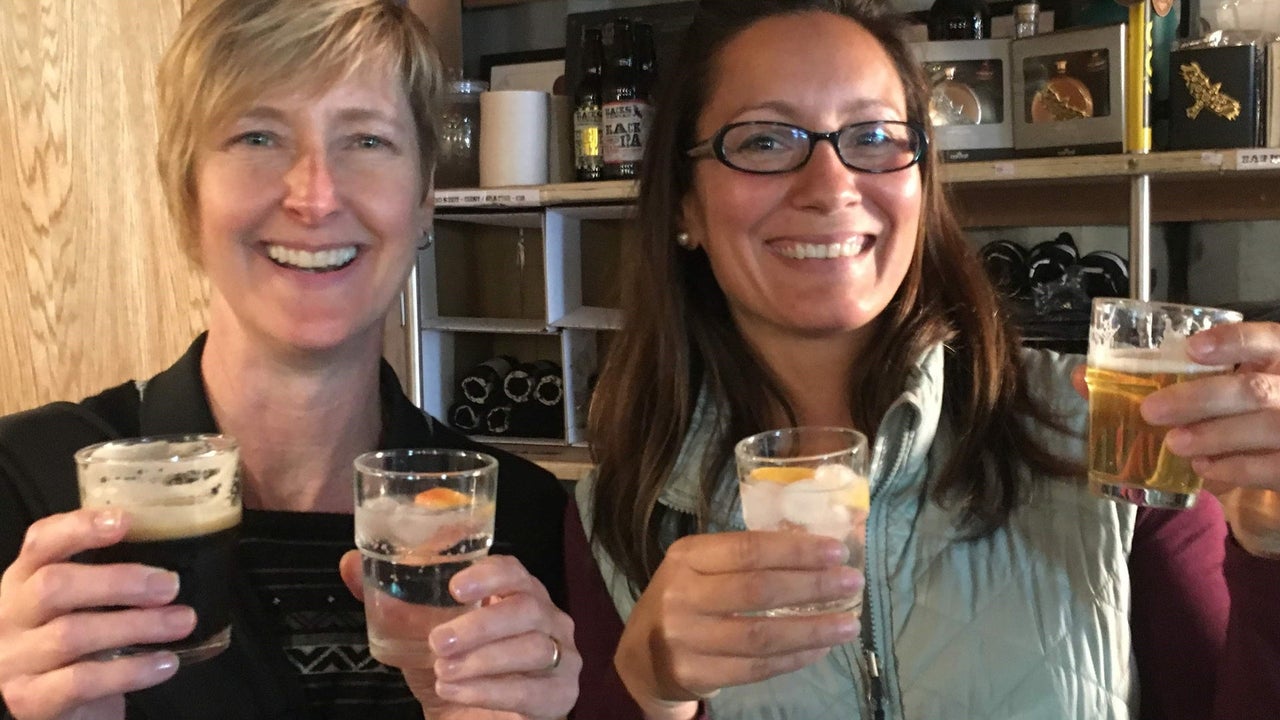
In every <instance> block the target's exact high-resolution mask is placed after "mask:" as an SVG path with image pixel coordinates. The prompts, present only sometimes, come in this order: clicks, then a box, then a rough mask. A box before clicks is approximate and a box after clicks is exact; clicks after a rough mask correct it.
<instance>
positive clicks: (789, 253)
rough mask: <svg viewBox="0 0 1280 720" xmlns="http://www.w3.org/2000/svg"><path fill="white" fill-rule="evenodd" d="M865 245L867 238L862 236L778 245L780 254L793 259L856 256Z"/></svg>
mask: <svg viewBox="0 0 1280 720" xmlns="http://www.w3.org/2000/svg"><path fill="white" fill-rule="evenodd" d="M865 246H866V240H865V238H862V237H858V238H855V239H852V240H846V241H844V242H842V243H828V244H818V243H786V244H782V245H779V246H778V254H779V255H782V256H784V257H789V258H791V259H793V260H807V259H809V258H814V259H818V260H825V259H828V258H840V257H854V256H855V255H857V254H858V253H860V252H862V249H863V248H864V247H865Z"/></svg>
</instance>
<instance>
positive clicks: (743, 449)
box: [733, 425, 870, 467]
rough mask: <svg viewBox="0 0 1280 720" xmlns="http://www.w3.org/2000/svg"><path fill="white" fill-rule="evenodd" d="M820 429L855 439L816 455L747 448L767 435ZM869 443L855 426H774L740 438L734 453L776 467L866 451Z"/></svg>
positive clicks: (740, 457) (743, 458) (744, 458)
mask: <svg viewBox="0 0 1280 720" xmlns="http://www.w3.org/2000/svg"><path fill="white" fill-rule="evenodd" d="M818 431H821V432H829V433H835V434H839V435H849V436H851V437H852V439H853V441H854V442H853V445H852V446H851V447H849V448H845V449H842V450H832V451H830V452H825V453H818V454H815V455H794V456H790V457H771V456H768V455H757V454H756V453H753V452H751V451H750V450H748V449H747V445H748V444H749V443H751V442H752V441H754V440H756V439H758V438H760V437H763V436H765V435H783V434H790V435H796V434H799V433H800V432H818ZM869 445H870V440H869V439H868V438H867V436H866V434H864V433H863V432H862V431H860V430H855V429H853V428H848V427H839V426H836V425H797V426H794V427H785V428H774V429H772V430H764V431H761V432H758V433H755V434H754V435H748V436H747V437H744V438H742V439H741V440H739V441H738V442H737V443H736V444H735V445H734V447H733V454H734V456H735V457H736V458H737V459H738V460H740V461H741V460H750V461H753V462H757V463H760V464H770V465H773V466H774V467H785V466H787V465H794V464H797V463H802V462H819V463H820V462H821V461H822V460H825V459H828V458H832V457H835V456H837V455H842V454H844V453H847V452H849V451H850V450H853V451H854V452H855V453H856V452H866V451H867V448H868V447H869Z"/></svg>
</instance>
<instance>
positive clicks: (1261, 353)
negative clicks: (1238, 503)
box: [1072, 322, 1280, 494]
mask: <svg viewBox="0 0 1280 720" xmlns="http://www.w3.org/2000/svg"><path fill="white" fill-rule="evenodd" d="M1187 354H1188V355H1189V356H1190V357H1191V359H1192V360H1194V361H1195V362H1198V363H1201V364H1203V365H1230V366H1234V367H1235V370H1234V371H1233V372H1229V373H1227V374H1225V375H1215V376H1212V377H1205V378H1201V379H1198V380H1190V381H1187V382H1183V383H1178V384H1175V385H1171V386H1169V387H1166V388H1164V389H1162V390H1159V391H1157V392H1154V393H1152V394H1151V395H1150V396H1148V397H1147V399H1146V400H1143V402H1142V417H1143V418H1144V419H1145V420H1146V421H1147V422H1149V423H1151V424H1152V425H1160V426H1165V427H1170V428H1171V429H1170V430H1169V433H1168V435H1166V436H1165V444H1166V447H1168V448H1169V450H1170V451H1171V452H1173V453H1174V454H1175V455H1180V456H1182V457H1186V458H1190V459H1191V467H1192V469H1194V470H1195V472H1196V474H1197V475H1199V476H1200V477H1202V478H1204V480H1205V488H1206V489H1207V490H1209V491H1210V492H1213V493H1215V494H1221V493H1223V492H1226V491H1228V490H1231V489H1233V488H1236V487H1262V488H1270V489H1272V490H1277V491H1280V324H1277V323H1271V322H1246V323H1233V324H1230V325H1220V326H1218V327H1214V328H1210V329H1208V330H1204V331H1202V332H1199V333H1196V334H1195V335H1192V336H1191V337H1190V338H1189V339H1188V340H1187ZM1072 381H1073V382H1074V384H1075V387H1076V389H1077V390H1078V391H1079V392H1080V394H1081V395H1083V396H1085V397H1088V391H1087V389H1086V388H1085V384H1084V367H1083V366H1082V367H1079V368H1076V370H1075V372H1074V373H1073V375H1072Z"/></svg>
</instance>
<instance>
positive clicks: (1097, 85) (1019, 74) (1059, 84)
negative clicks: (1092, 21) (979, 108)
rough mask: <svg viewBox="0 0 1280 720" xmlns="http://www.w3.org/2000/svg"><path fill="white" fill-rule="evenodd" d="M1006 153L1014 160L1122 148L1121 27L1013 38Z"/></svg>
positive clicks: (1087, 153) (1104, 151)
mask: <svg viewBox="0 0 1280 720" xmlns="http://www.w3.org/2000/svg"><path fill="white" fill-rule="evenodd" d="M1011 53H1012V56H1013V97H1014V111H1013V147H1014V154H1015V155H1018V156H1020V157H1043V156H1054V155H1064V156H1065V155H1097V154H1104V153H1117V152H1122V151H1124V150H1125V147H1124V131H1125V103H1124V85H1125V83H1124V77H1125V75H1124V73H1125V26H1124V25H1104V26H1101V27H1087V28H1072V29H1069V30H1061V31H1058V32H1053V33H1049V34H1047V35H1033V36H1031V37H1027V38H1019V39H1017V40H1014V41H1013V43H1012V46H1011Z"/></svg>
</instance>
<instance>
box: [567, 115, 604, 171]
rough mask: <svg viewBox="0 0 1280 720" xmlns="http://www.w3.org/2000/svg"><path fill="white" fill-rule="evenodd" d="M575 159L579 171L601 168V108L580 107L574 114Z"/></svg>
mask: <svg viewBox="0 0 1280 720" xmlns="http://www.w3.org/2000/svg"><path fill="white" fill-rule="evenodd" d="M573 138H574V147H573V157H574V166H575V167H576V168H577V169H579V170H590V169H595V168H599V167H600V106H599V105H595V104H591V105H584V106H582V107H579V108H578V110H577V111H576V112H575V113H574V114H573Z"/></svg>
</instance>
